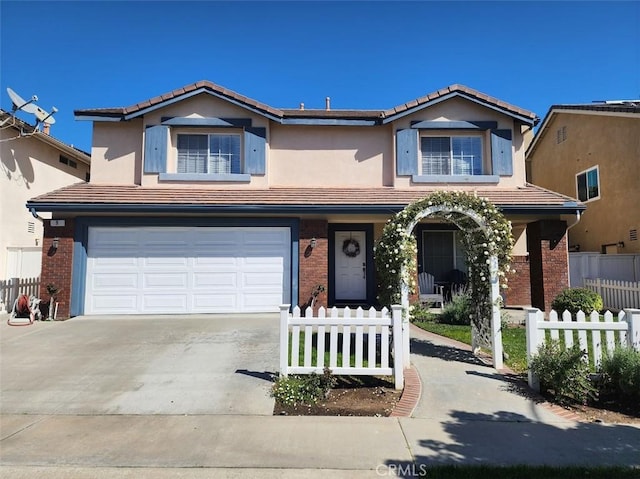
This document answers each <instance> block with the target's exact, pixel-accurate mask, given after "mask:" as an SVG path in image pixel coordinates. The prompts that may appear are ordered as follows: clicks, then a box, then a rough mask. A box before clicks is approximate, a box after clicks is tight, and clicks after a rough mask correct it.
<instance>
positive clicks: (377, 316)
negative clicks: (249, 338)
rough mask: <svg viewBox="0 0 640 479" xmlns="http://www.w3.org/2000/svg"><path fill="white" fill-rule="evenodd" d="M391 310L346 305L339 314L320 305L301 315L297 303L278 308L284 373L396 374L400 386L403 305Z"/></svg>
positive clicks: (334, 309) (281, 366) (402, 379)
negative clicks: (315, 313) (329, 370)
mask: <svg viewBox="0 0 640 479" xmlns="http://www.w3.org/2000/svg"><path fill="white" fill-rule="evenodd" d="M391 309H392V313H391V314H389V311H388V310H387V309H386V308H384V309H382V310H381V311H376V309H375V308H373V307H372V308H371V309H369V310H368V311H366V312H365V311H364V310H363V309H362V308H358V309H356V310H355V311H352V310H351V309H349V308H344V310H342V316H340V311H339V310H338V309H337V308H332V309H331V310H329V315H327V311H326V310H325V309H324V308H320V309H319V310H318V315H317V316H316V317H314V316H313V310H312V309H311V308H307V309H306V311H305V317H301V316H300V308H299V307H297V306H296V307H295V308H293V314H291V313H289V305H282V306H280V374H281V375H283V376H287V375H289V374H311V373H312V372H315V373H318V374H322V372H323V370H324V368H325V367H328V368H329V369H331V372H332V373H333V374H345V375H368V376H391V375H393V376H394V382H395V388H396V389H402V387H403V384H404V371H403V369H402V354H403V351H402V307H401V306H399V305H394V306H392V307H391ZM352 313H353V314H352ZM365 349H366V354H365ZM327 353H328V355H329V357H328V361H327V360H326V359H325V354H327ZM301 356H302V364H300V362H301V361H300V357H301Z"/></svg>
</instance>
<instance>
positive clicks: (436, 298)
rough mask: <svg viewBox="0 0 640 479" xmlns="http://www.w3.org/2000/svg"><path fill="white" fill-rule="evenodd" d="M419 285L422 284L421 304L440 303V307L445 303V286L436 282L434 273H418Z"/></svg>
mask: <svg viewBox="0 0 640 479" xmlns="http://www.w3.org/2000/svg"><path fill="white" fill-rule="evenodd" d="M418 285H419V286H420V294H419V301H420V304H425V303H434V304H436V303H440V307H441V308H442V306H443V305H444V287H443V286H440V285H437V284H435V278H434V277H433V275H432V274H429V273H427V272H426V271H423V272H422V273H420V274H419V275H418Z"/></svg>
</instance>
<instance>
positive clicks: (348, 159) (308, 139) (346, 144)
mask: <svg viewBox="0 0 640 479" xmlns="http://www.w3.org/2000/svg"><path fill="white" fill-rule="evenodd" d="M391 136H392V129H391V127H389V126H376V127H354V126H352V127H346V126H345V127H335V126H332V127H330V126H290V125H276V124H274V125H272V128H271V161H270V163H269V167H270V177H269V183H270V185H271V186H309V187H332V186H333V187H338V186H355V187H358V186H362V187H380V186H392V185H393V168H394V166H393V165H394V162H393V161H394V160H393V149H392V148H393V144H392V141H391Z"/></svg>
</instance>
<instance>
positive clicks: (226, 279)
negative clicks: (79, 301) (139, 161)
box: [85, 227, 291, 314]
mask: <svg viewBox="0 0 640 479" xmlns="http://www.w3.org/2000/svg"><path fill="white" fill-rule="evenodd" d="M290 261H291V243H290V232H289V228H287V227H131V228H110V227H98V228H93V227H90V228H89V244H88V249H87V281H86V297H85V314H109V313H114V314H118V313H122V314H145V313H173V312H175V313H212V312H243V311H252V312H254V311H255V312H259V311H275V310H277V306H278V305H279V304H281V303H282V302H284V298H286V297H287V295H286V294H285V292H284V288H285V286H286V287H288V286H289V285H288V281H289V278H290V272H289V271H288V269H289V268H290ZM285 281H286V282H287V283H285ZM116 291H117V293H116Z"/></svg>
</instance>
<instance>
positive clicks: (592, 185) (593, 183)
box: [576, 166, 600, 201]
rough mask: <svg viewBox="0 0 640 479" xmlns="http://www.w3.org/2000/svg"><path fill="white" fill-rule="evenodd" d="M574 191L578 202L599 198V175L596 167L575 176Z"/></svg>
mask: <svg viewBox="0 0 640 479" xmlns="http://www.w3.org/2000/svg"><path fill="white" fill-rule="evenodd" d="M576 189H577V191H578V199H579V200H580V201H590V200H596V199H598V198H600V174H599V172H598V167H597V166H595V167H593V168H590V169H588V170H585V171H583V172H581V173H578V174H577V175H576Z"/></svg>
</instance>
